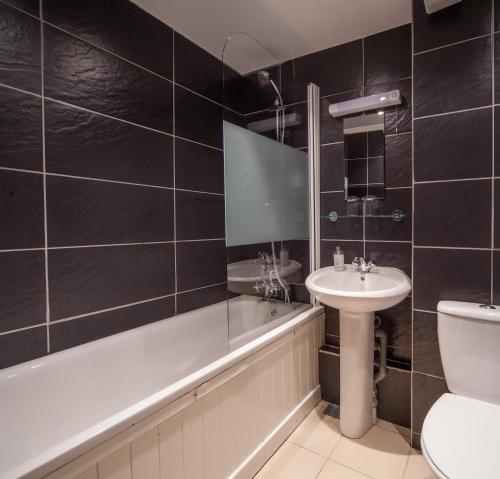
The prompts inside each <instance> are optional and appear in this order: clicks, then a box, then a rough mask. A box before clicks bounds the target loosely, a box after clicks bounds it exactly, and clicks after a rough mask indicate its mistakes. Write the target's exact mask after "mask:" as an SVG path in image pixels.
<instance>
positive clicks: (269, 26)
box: [132, 0, 411, 73]
mask: <svg viewBox="0 0 500 479" xmlns="http://www.w3.org/2000/svg"><path fill="white" fill-rule="evenodd" d="M132 1H133V2H134V3H136V4H137V5H139V6H140V7H142V8H143V9H144V10H146V11H148V12H149V13H151V14H152V15H154V16H155V17H157V18H159V19H160V20H162V21H163V22H165V23H167V24H168V25H170V26H171V27H172V28H174V29H175V30H176V31H178V32H179V33H181V34H182V35H184V36H186V37H187V38H189V39H190V40H192V41H193V42H195V43H196V44H198V45H199V46H201V47H203V48H204V49H205V50H207V51H209V52H210V53H212V54H213V55H215V56H216V57H218V58H220V57H221V53H222V50H223V47H224V43H225V40H226V38H227V37H228V36H229V35H232V34H234V33H235V32H245V33H247V34H249V35H251V36H252V37H254V38H256V39H258V40H259V42H260V43H261V45H258V44H257V43H256V42H255V41H254V40H252V39H250V38H249V37H245V36H243V35H232V40H231V41H230V43H229V44H228V48H227V49H226V55H225V58H224V60H225V62H226V63H227V64H229V65H231V66H232V67H233V68H235V69H236V70H237V71H239V72H240V73H247V72H250V71H254V70H257V69H259V68H262V67H265V66H268V65H271V64H274V63H277V60H276V59H275V57H277V58H278V59H279V60H282V61H284V60H290V59H292V58H296V57H299V56H302V55H305V54H307V53H312V52H316V51H318V50H322V49H324V48H328V47H331V46H334V45H340V44H341V43H345V42H349V41H351V40H355V39H358V38H362V37H365V36H367V35H371V34H373V33H377V32H381V31H383V30H387V29H389V28H394V27H397V26H399V25H403V24H405V23H409V22H410V18H411V0H132ZM263 46H265V47H267V49H268V50H269V51H271V52H274V55H271V54H270V53H269V52H266V50H265V48H263Z"/></svg>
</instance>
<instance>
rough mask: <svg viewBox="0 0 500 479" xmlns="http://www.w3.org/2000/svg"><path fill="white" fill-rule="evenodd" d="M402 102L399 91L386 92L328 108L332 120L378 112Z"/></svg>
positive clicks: (334, 104)
mask: <svg viewBox="0 0 500 479" xmlns="http://www.w3.org/2000/svg"><path fill="white" fill-rule="evenodd" d="M401 102H402V99H401V94H400V93H399V90H391V91H386V92H384V93H378V94H377V95H370V96H364V97H362V98H356V99H355V100H348V101H342V102H340V103H333V104H332V105H330V107H329V108H328V111H329V112H330V115H332V116H333V117H334V118H338V117H339V116H344V115H351V114H353V113H361V112H364V111H371V110H380V109H381V108H385V107H388V106H394V105H400V104H401Z"/></svg>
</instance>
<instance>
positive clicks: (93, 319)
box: [50, 296, 175, 352]
mask: <svg viewBox="0 0 500 479" xmlns="http://www.w3.org/2000/svg"><path fill="white" fill-rule="evenodd" d="M174 314H175V298H174V296H169V297H167V298H163V299H159V300H156V301H148V302H146V303H141V304H137V305H134V306H129V307H125V308H120V309H116V310H114V311H107V312H104V313H99V314H92V315H89V316H85V317H83V318H77V319H74V320H72V321H62V322H60V323H56V324H53V325H52V326H51V327H50V332H51V336H50V348H51V351H53V352H56V351H61V350H63V349H68V348H72V347H74V346H78V345H80V344H84V343H88V342H89V341H94V340H96V339H100V338H103V337H105V336H110V335H111V334H117V333H121V332H122V331H126V330H127V329H132V328H137V327H139V326H144V325H145V324H149V323H153V322H155V321H160V320H162V319H166V318H169V317H170V316H173V315H174Z"/></svg>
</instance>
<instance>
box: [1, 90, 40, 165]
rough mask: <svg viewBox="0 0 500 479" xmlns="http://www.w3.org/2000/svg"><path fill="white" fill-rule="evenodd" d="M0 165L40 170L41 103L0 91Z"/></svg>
mask: <svg viewBox="0 0 500 479" xmlns="http://www.w3.org/2000/svg"><path fill="white" fill-rule="evenodd" d="M0 118H2V121H1V122H0V166H6V167H8V168H18V169H21V170H38V171H40V170H42V163H43V157H42V101H41V99H40V98H37V97H36V96H33V95H28V94H26V93H21V92H17V91H15V90H10V89H8V88H0Z"/></svg>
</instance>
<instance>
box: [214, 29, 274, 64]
mask: <svg viewBox="0 0 500 479" xmlns="http://www.w3.org/2000/svg"><path fill="white" fill-rule="evenodd" d="M236 35H243V36H245V37H248V38H250V39H251V40H253V41H254V42H255V43H256V44H257V45H259V46H261V47H262V48H263V49H264V50H265V51H266V52H267V53H269V55H271V56H273V57H274V58H276V60H277V62H276V63H283V61H282V60H281V58H280V57H278V55H276V54H275V53H274V52H272V51H271V50H269V48H267V47H266V46H265V45H264V44H263V43H262V42H260V41H259V40H257V39H256V38H255V37H254V36H252V35H250V34H249V33H246V32H234V33H231V34H229V35H228V36H227V37H226V41H225V42H224V47H223V48H222V63H224V54H225V53H226V47H227V45H228V43H229V42H230V41H231V39H232V37H235V36H236Z"/></svg>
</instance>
